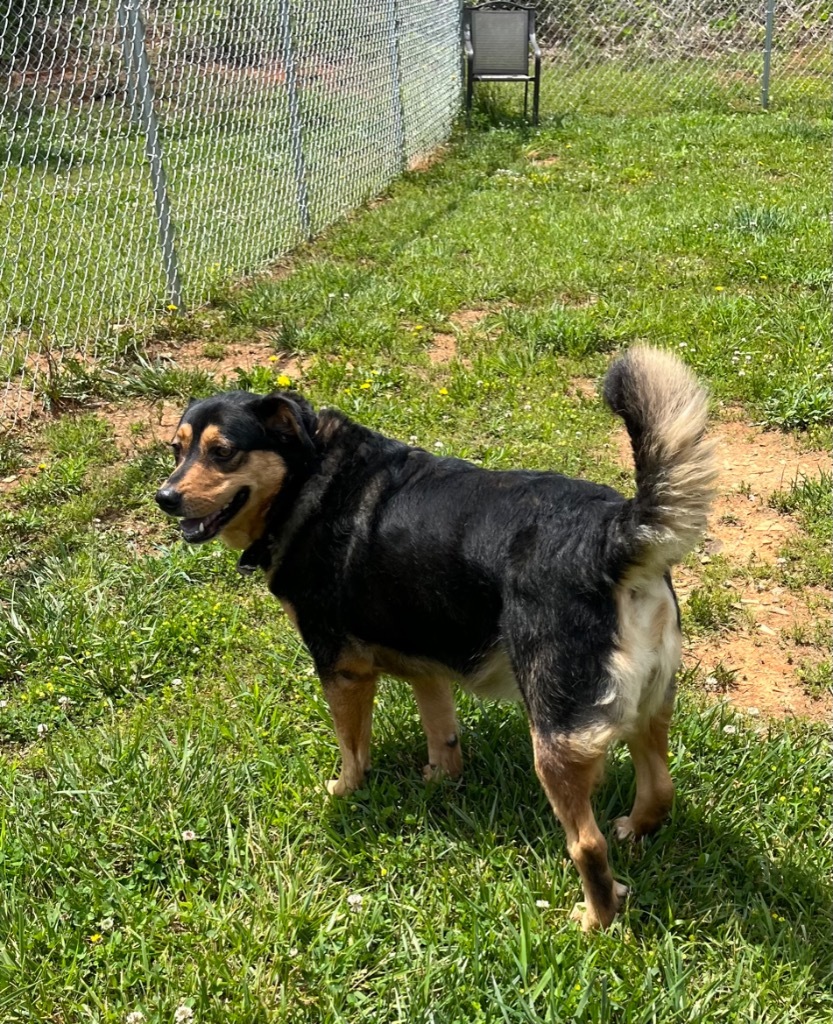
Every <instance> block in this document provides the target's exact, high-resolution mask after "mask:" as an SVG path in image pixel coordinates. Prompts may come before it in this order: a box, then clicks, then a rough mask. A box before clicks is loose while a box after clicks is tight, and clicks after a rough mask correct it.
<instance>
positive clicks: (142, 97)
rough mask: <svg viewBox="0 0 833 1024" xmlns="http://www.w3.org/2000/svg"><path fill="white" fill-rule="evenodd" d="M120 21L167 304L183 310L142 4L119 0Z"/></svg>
mask: <svg viewBox="0 0 833 1024" xmlns="http://www.w3.org/2000/svg"><path fill="white" fill-rule="evenodd" d="M118 21H119V25H120V27H121V29H122V45H123V50H124V61H125V65H126V68H127V83H128V85H127V96H128V100H129V101H130V102H131V103H132V111H131V116H132V117H133V118H138V123H139V125H140V127H141V130H142V134H143V135H144V139H145V155H146V156H147V159H148V164H149V165H150V180H151V186H152V188H153V201H154V205H155V207H156V220H157V223H158V225H159V244H160V246H161V247H162V263H163V266H164V268H165V280H166V282H167V286H168V301H169V303H171V304H172V305H174V306H176V307H177V308H180V307H181V306H182V283H181V281H180V277H179V264H178V261H177V255H176V247H175V244H174V227H173V221H172V220H171V205H170V202H169V200H168V182H167V178H166V177H165V166H164V164H163V162H162V146H161V143H160V141H159V125H158V124H157V121H156V111H155V110H154V106H153V103H154V97H153V83H152V81H151V77H150V65H149V63H148V54H147V45H146V40H145V23H144V19H143V18H142V12H141V10H140V9H139V0H119V5H118Z"/></svg>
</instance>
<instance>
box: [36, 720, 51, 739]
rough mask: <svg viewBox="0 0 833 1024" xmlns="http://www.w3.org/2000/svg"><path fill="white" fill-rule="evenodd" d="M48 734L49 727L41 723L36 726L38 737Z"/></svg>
mask: <svg viewBox="0 0 833 1024" xmlns="http://www.w3.org/2000/svg"><path fill="white" fill-rule="evenodd" d="M48 732H49V726H48V725H46V724H45V723H44V722H41V723H40V725H39V726H38V736H45V735H46V734H47V733H48Z"/></svg>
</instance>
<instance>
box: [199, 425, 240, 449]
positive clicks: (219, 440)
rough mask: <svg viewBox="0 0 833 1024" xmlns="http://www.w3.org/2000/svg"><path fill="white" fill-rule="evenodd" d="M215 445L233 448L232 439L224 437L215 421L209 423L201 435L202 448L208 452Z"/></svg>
mask: <svg viewBox="0 0 833 1024" xmlns="http://www.w3.org/2000/svg"><path fill="white" fill-rule="evenodd" d="M214 445H225V446H226V447H227V448H233V447H234V445H232V443H231V441H229V440H228V438H226V437H223V435H222V434H221V433H220V428H219V427H216V426H214V424H213V423H211V424H209V426H207V427H206V428H205V430H204V431H203V432H202V434H201V435H200V448H201V449H202V450H203V451H204V452H207V451H208V449H209V448H211V447H213V446H214Z"/></svg>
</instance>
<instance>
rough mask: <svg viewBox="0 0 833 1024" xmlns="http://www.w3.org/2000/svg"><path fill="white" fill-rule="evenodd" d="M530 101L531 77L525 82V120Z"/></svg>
mask: <svg viewBox="0 0 833 1024" xmlns="http://www.w3.org/2000/svg"><path fill="white" fill-rule="evenodd" d="M528 103H529V79H527V80H526V81H525V82H524V121H525V120H526V112H527V108H528Z"/></svg>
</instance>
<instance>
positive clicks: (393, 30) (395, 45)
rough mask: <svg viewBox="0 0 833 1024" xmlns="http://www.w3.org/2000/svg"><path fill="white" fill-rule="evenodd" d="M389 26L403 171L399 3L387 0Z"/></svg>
mask: <svg viewBox="0 0 833 1024" xmlns="http://www.w3.org/2000/svg"><path fill="white" fill-rule="evenodd" d="M387 6H388V24H389V26H390V35H389V43H388V54H389V57H388V59H389V61H390V70H391V102H392V114H393V131H394V134H395V136H396V147H397V150H398V151H399V165H400V167H402V168H403V169H404V168H405V166H406V165H407V162H408V154H407V152H406V150H405V105H404V103H403V102H402V55H401V52H400V49H399V2H398V0H387Z"/></svg>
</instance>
